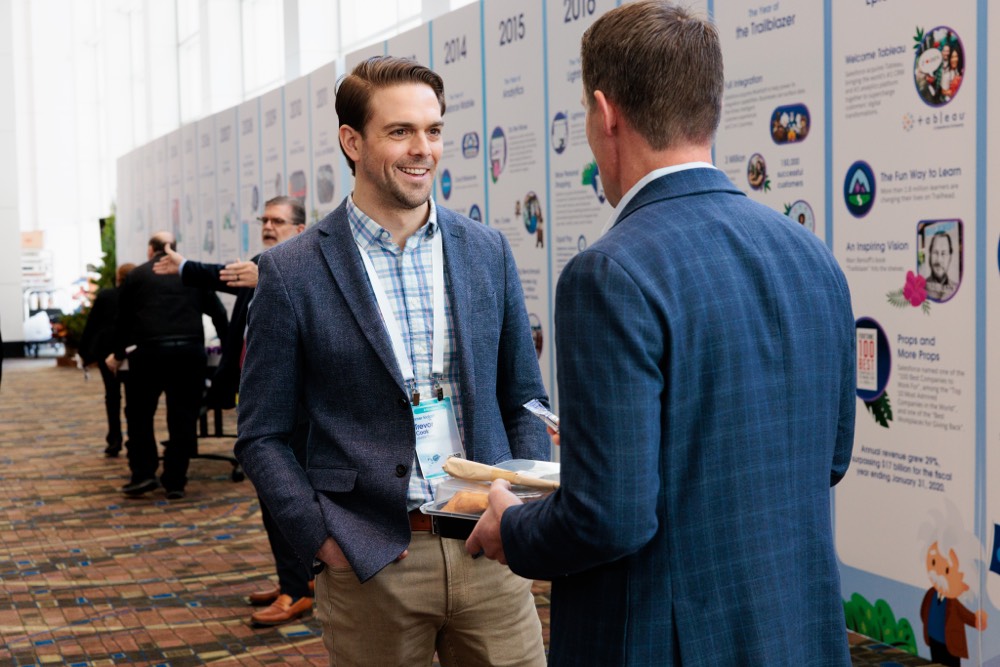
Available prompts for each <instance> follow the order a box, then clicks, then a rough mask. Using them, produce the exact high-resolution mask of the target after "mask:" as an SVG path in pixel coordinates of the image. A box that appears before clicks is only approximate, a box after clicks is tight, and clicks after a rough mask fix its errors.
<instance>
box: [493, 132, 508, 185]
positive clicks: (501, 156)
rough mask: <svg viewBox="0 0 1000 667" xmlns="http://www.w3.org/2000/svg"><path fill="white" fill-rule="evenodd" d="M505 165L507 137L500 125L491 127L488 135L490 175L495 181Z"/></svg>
mask: <svg viewBox="0 0 1000 667" xmlns="http://www.w3.org/2000/svg"><path fill="white" fill-rule="evenodd" d="M505 166H507V137H506V135H504V133H503V129H502V128H500V127H495V128H493V134H492V135H490V177H491V178H492V179H493V182H494V183H496V182H497V179H498V178H500V174H501V172H503V168H504V167H505Z"/></svg>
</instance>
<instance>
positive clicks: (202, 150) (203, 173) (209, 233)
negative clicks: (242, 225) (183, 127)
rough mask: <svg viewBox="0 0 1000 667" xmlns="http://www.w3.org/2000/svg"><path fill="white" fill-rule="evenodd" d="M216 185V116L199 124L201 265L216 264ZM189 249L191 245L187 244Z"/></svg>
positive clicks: (217, 222)
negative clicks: (206, 263) (203, 262)
mask: <svg viewBox="0 0 1000 667" xmlns="http://www.w3.org/2000/svg"><path fill="white" fill-rule="evenodd" d="M217 203H218V183H217V182H216V178H215V116H209V117H208V118H203V119H201V120H200V121H198V232H197V236H196V237H195V241H196V242H197V243H199V244H200V247H201V258H202V261H206V262H210V263H212V264H215V263H217V262H218V256H219V243H218V231H219V229H218V227H219V220H218V213H219V211H218V208H217ZM189 245H190V244H189Z"/></svg>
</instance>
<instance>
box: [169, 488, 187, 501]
mask: <svg viewBox="0 0 1000 667" xmlns="http://www.w3.org/2000/svg"><path fill="white" fill-rule="evenodd" d="M183 497H184V489H169V490H168V491H167V500H180V499H181V498H183Z"/></svg>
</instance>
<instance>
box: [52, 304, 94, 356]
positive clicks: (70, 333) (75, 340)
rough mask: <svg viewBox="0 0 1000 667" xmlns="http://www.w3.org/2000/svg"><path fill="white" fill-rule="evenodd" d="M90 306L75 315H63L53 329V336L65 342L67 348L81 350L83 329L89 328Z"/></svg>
mask: <svg viewBox="0 0 1000 667" xmlns="http://www.w3.org/2000/svg"><path fill="white" fill-rule="evenodd" d="M88 315H90V306H84V307H83V308H81V309H80V310H78V311H76V312H75V313H69V314H68V315H62V316H60V317H59V321H58V322H57V324H56V325H55V326H54V327H53V335H54V336H55V337H56V338H59V339H60V340H62V341H63V343H64V344H65V345H66V347H67V348H73V349H79V348H80V339H82V338H83V328H84V327H85V326H87V316H88Z"/></svg>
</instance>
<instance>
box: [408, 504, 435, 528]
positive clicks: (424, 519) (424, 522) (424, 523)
mask: <svg viewBox="0 0 1000 667" xmlns="http://www.w3.org/2000/svg"><path fill="white" fill-rule="evenodd" d="M410 530H423V531H431V532H433V530H434V520H433V518H432V517H431V515H430V514H424V513H423V512H421V511H420V510H418V509H416V510H410Z"/></svg>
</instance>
